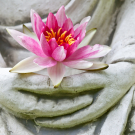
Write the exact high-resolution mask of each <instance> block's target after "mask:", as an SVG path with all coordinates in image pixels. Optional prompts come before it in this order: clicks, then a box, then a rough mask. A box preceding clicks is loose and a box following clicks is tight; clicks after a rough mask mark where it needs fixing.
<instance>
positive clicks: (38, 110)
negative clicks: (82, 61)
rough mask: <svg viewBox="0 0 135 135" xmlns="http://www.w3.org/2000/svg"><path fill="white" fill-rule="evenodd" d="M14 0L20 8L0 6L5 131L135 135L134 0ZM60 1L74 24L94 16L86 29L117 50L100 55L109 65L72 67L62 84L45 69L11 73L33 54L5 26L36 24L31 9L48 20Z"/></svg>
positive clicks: (0, 126) (1, 129) (1, 126)
mask: <svg viewBox="0 0 135 135" xmlns="http://www.w3.org/2000/svg"><path fill="white" fill-rule="evenodd" d="M12 2H14V3H15V6H16V7H13V5H12V4H11V1H8V2H7V3H5V2H4V1H3V2H2V4H1V5H0V9H1V11H2V12H1V14H0V24H1V25H0V52H1V55H0V66H1V68H0V106H1V112H0V135H9V134H11V135H127V134H129V135H133V134H134V133H135V132H134V131H135V124H134V123H135V115H134V113H135V109H134V106H135V101H134V100H135V96H134V90H135V85H134V83H135V64H134V63H135V55H134V50H135V31H134V30H135V22H134V20H135V1H134V0H125V1H124V2H123V1H115V0H110V1H108V0H100V1H97V0H86V1H82V0H79V1H78V0H71V1H69V0H65V1H62V0H59V1H53V0H50V1H49V2H48V1H42V0H39V1H37V0H33V1H31V2H30V1H29V2H28V3H27V1H23V2H20V1H17V0H13V1H12ZM26 3H27V4H26ZM24 4H25V6H23V5H24ZM43 5H46V6H43ZM54 5H55V6H54ZM61 5H65V7H66V12H67V15H68V16H69V17H70V18H71V19H72V20H73V22H74V24H75V23H77V22H79V21H80V20H81V19H82V18H83V17H84V16H86V15H92V19H91V21H90V23H89V25H88V27H87V29H90V28H93V27H96V28H98V32H97V33H96V35H95V37H94V38H93V40H92V41H91V44H92V45H93V44H95V43H99V44H111V45H110V46H111V47H112V51H111V52H110V53H109V54H108V55H107V56H106V57H105V58H104V59H100V61H104V62H106V63H107V64H109V68H108V69H106V70H102V71H89V72H84V71H83V72H82V71H81V73H80V71H75V70H71V69H69V70H68V72H67V76H66V77H65V78H64V79H63V81H62V83H61V85H60V86H59V87H58V88H53V85H52V83H51V82H50V79H49V78H48V76H46V75H41V74H42V73H39V74H36V73H31V74H16V73H9V69H10V68H9V67H12V66H14V65H15V64H16V63H17V62H18V61H20V60H21V59H23V58H25V57H28V56H30V55H31V53H29V52H27V51H26V50H24V49H23V48H21V47H20V46H19V45H18V44H17V43H16V42H15V41H14V40H13V39H12V38H11V37H10V36H9V35H8V34H7V32H6V30H5V28H6V27H11V28H13V29H17V30H20V31H21V29H22V24H23V23H25V25H26V26H28V27H29V28H31V24H30V23H29V21H30V20H29V18H28V17H29V14H28V12H29V11H30V8H33V9H35V10H36V11H37V12H38V13H39V14H40V15H41V16H42V18H44V19H43V20H44V21H46V15H47V14H48V12H50V11H51V12H54V13H55V12H56V11H57V9H58V8H59V7H60V6H61ZM22 7H24V8H22ZM11 11H12V12H11ZM115 27H116V28H115ZM3 59H4V60H3ZM44 74H45V71H44ZM73 74H74V75H73Z"/></svg>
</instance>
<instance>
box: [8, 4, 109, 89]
mask: <svg viewBox="0 0 135 135" xmlns="http://www.w3.org/2000/svg"><path fill="white" fill-rule="evenodd" d="M89 20H90V17H89V16H88V17H86V18H84V19H83V20H82V21H81V23H80V24H76V25H75V26H73V23H72V21H71V19H70V18H67V16H66V15H65V8H64V6H62V7H61V8H60V9H59V10H58V12H57V13H56V15H53V14H52V13H49V15H48V17H47V21H46V24H45V23H44V22H43V21H42V19H41V18H40V16H39V15H38V14H37V13H36V12H35V11H34V10H31V23H32V27H33V31H34V33H33V32H30V31H29V29H28V28H27V27H26V26H23V28H24V33H21V32H19V31H16V30H12V29H7V31H8V32H9V34H10V35H11V36H12V37H13V38H14V39H15V40H16V41H17V42H18V43H19V44H20V45H22V46H23V47H24V48H26V49H27V50H29V51H31V52H33V53H34V54H35V55H34V56H31V57H29V58H26V59H24V60H22V61H21V62H19V63H18V64H17V65H15V66H14V67H13V68H12V69H11V70H10V72H16V73H29V72H36V71H39V70H42V69H44V68H47V69H48V74H49V77H50V79H51V80H52V82H53V85H54V86H55V87H57V86H58V85H59V84H60V83H61V81H62V79H63V76H64V72H65V66H68V67H70V68H76V69H85V70H96V69H102V68H106V67H107V65H106V64H104V63H93V62H89V61H87V60H86V59H91V58H97V57H102V56H104V55H106V54H107V53H108V52H109V51H110V48H109V47H107V46H105V45H99V44H96V45H94V46H93V47H91V46H89V45H87V44H88V43H89V41H90V40H91V38H92V37H93V35H94V34H95V32H96V29H92V30H90V31H89V32H88V34H87V35H86V37H85V33H86V30H85V29H86V26H87V23H88V21H89ZM84 37H85V38H84ZM83 38H84V39H83ZM82 40H83V41H82ZM79 44H80V45H79ZM78 45H79V46H82V45H83V46H84V45H86V46H84V47H81V48H79V49H77V48H78Z"/></svg>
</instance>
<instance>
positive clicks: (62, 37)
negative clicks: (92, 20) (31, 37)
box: [45, 28, 75, 46]
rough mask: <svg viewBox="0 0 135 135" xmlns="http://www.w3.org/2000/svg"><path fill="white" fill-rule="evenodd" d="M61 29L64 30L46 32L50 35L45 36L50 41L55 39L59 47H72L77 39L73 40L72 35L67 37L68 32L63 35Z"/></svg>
mask: <svg viewBox="0 0 135 135" xmlns="http://www.w3.org/2000/svg"><path fill="white" fill-rule="evenodd" d="M61 29H62V28H59V29H58V31H57V32H54V31H53V29H52V28H51V32H48V31H46V33H47V34H48V35H47V36H45V38H46V40H47V41H49V40H50V39H51V38H55V39H56V41H57V43H58V45H59V46H60V45H61V44H63V43H67V44H69V45H72V44H73V43H74V42H75V39H74V38H72V34H69V35H66V33H67V31H64V32H63V33H61Z"/></svg>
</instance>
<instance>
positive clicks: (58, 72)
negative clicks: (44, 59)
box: [47, 62, 65, 87]
mask: <svg viewBox="0 0 135 135" xmlns="http://www.w3.org/2000/svg"><path fill="white" fill-rule="evenodd" d="M47 71H48V74H49V77H50V79H51V81H52V82H53V85H54V87H58V86H59V85H60V83H61V81H62V79H63V77H64V73H65V66H64V65H63V64H62V63H60V62H58V63H57V64H56V65H55V66H53V67H49V68H47Z"/></svg>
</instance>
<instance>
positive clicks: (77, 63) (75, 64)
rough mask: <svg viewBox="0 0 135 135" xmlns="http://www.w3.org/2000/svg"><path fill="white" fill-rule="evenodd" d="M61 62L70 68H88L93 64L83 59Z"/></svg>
mask: <svg viewBox="0 0 135 135" xmlns="http://www.w3.org/2000/svg"><path fill="white" fill-rule="evenodd" d="M62 63H63V64H64V65H66V66H68V67H70V68H76V69H88V68H90V67H91V66H92V65H93V63H92V62H89V61H85V60H73V61H64V62H62Z"/></svg>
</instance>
